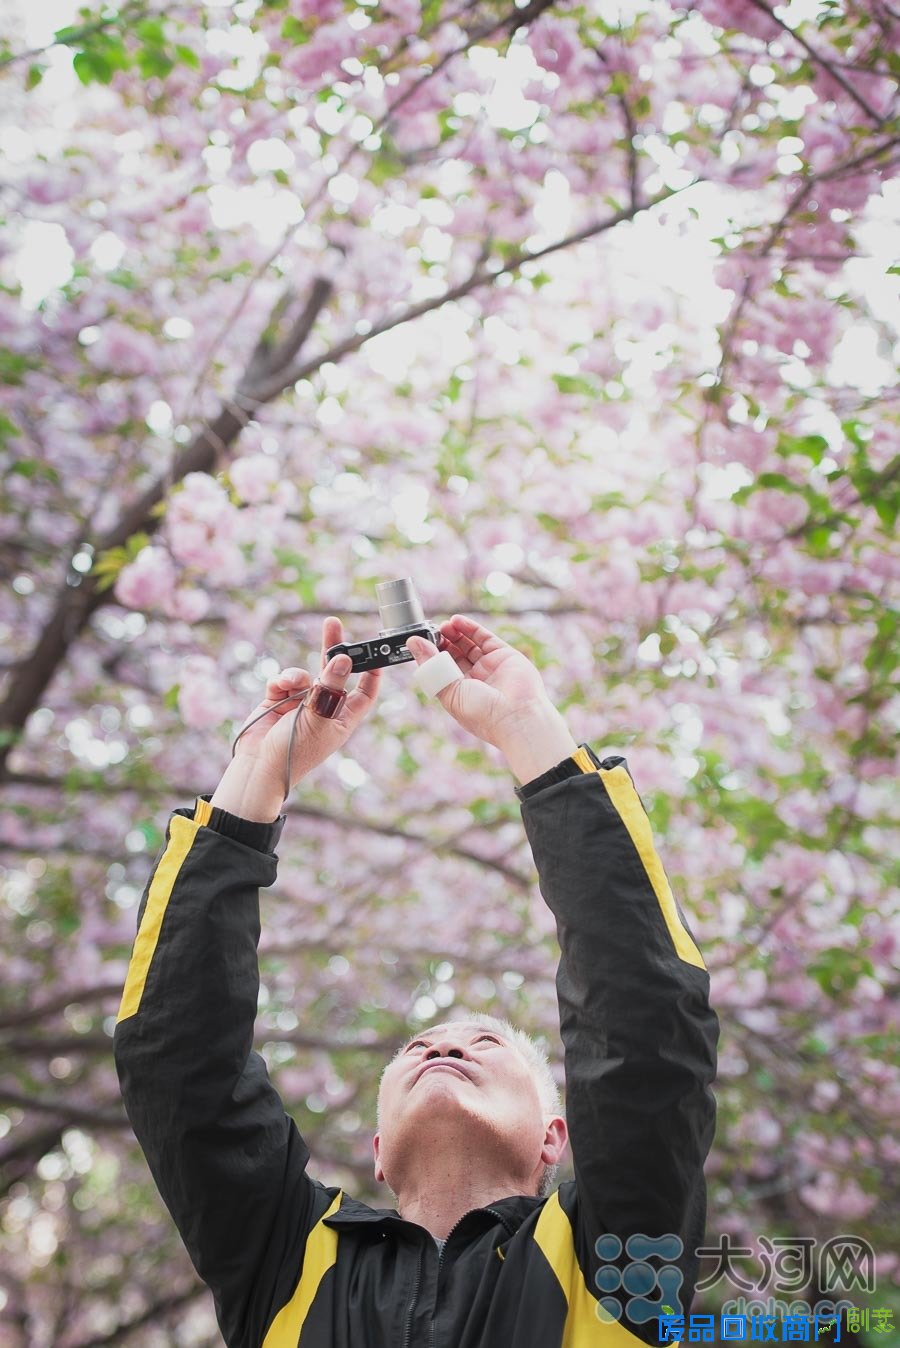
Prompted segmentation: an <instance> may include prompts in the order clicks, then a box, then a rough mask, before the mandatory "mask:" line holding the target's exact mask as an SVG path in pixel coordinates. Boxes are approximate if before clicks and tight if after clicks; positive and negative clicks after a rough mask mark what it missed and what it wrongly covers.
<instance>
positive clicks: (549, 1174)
mask: <svg viewBox="0 0 900 1348" xmlns="http://www.w3.org/2000/svg"><path fill="white" fill-rule="evenodd" d="M440 1024H441V1025H453V1024H465V1025H475V1026H477V1027H479V1028H480V1029H485V1030H493V1031H494V1033H495V1034H499V1035H501V1036H502V1037H503V1038H504V1039H505V1040H506V1041H507V1042H508V1043H510V1044H511V1045H512V1046H513V1048H515V1049H516V1050H517V1051H518V1053H519V1054H520V1056H521V1057H522V1058H523V1059H524V1061H525V1064H526V1066H527V1067H528V1068H529V1069H530V1071H531V1075H532V1077H533V1079H534V1084H535V1085H536V1086H537V1092H538V1099H539V1101H540V1104H541V1111H542V1113H543V1115H544V1117H545V1118H548V1117H550V1116H551V1115H560V1114H562V1101H561V1099H560V1094H559V1087H558V1086H557V1084H556V1078H555V1077H554V1075H553V1071H552V1068H551V1067H550V1060H549V1058H548V1057H547V1054H546V1053H545V1052H544V1050H543V1049H542V1048H541V1046H540V1044H538V1042H537V1040H535V1039H532V1037H531V1035H530V1034H526V1033H525V1031H524V1030H520V1029H519V1028H518V1027H517V1026H515V1025H513V1024H511V1022H510V1021H508V1020H498V1018H497V1017H496V1016H488V1015H483V1014H481V1013H480V1012H476V1013H475V1014H474V1015H466V1014H465V1013H463V1012H460V1014H458V1015H456V1016H453V1017H451V1019H449V1020H442V1021H441V1022H440ZM421 1033H422V1034H429V1033H430V1031H429V1030H422V1032H421ZM408 1042H409V1041H408V1040H407V1043H408ZM405 1047H406V1045H405V1044H402V1045H401V1046H400V1048H398V1050H397V1052H396V1053H395V1054H394V1057H393V1058H392V1059H391V1062H393V1061H395V1059H397V1058H398V1057H399V1056H400V1054H401V1053H402V1052H403V1049H404V1048H405ZM389 1066H390V1063H388V1064H387V1065H386V1066H385V1068H384V1071H383V1072H382V1074H381V1079H380V1080H379V1083H378V1104H377V1120H378V1128H379V1130H380V1128H381V1081H382V1080H383V1079H384V1073H385V1072H386V1071H387V1068H388V1067H389ZM558 1172H559V1166H558V1165H548V1166H545V1167H544V1173H543V1174H542V1176H541V1182H540V1184H539V1186H538V1191H537V1197H538V1198H547V1197H548V1195H549V1194H551V1193H552V1192H553V1185H554V1184H555V1183H556V1176H557V1174H558Z"/></svg>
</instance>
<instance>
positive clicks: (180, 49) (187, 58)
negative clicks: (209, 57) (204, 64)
mask: <svg viewBox="0 0 900 1348" xmlns="http://www.w3.org/2000/svg"><path fill="white" fill-rule="evenodd" d="M175 55H176V56H177V57H178V59H179V61H180V62H181V64H182V65H183V66H190V67H191V69H192V70H199V69H200V57H199V56H198V55H197V53H196V52H195V51H194V50H193V49H192V48H191V47H185V46H183V45H182V44H181V43H180V42H177V43H176V44H175Z"/></svg>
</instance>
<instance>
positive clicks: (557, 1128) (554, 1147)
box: [541, 1114, 569, 1165]
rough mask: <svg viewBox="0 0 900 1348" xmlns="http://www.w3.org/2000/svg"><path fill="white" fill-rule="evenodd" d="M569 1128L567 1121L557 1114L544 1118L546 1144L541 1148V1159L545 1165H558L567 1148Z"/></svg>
mask: <svg viewBox="0 0 900 1348" xmlns="http://www.w3.org/2000/svg"><path fill="white" fill-rule="evenodd" d="M568 1140H569V1130H568V1128H567V1127H566V1121H565V1119H564V1118H562V1117H561V1116H560V1115H558V1114H555V1115H553V1116H552V1117H551V1118H548V1119H545V1120H544V1145H543V1147H542V1148H541V1160H542V1161H543V1163H544V1165H558V1164H559V1162H560V1160H561V1159H562V1156H563V1153H564V1152H565V1150H566V1143H567V1142H568Z"/></svg>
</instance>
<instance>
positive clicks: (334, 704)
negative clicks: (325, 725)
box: [306, 683, 347, 721]
mask: <svg viewBox="0 0 900 1348" xmlns="http://www.w3.org/2000/svg"><path fill="white" fill-rule="evenodd" d="M346 699H347V694H346V693H345V692H343V690H342V689H340V688H329V687H328V686H327V685H326V684H324V683H314V684H313V686H312V690H311V691H310V695H309V700H308V702H307V704H306V705H307V706H308V707H309V709H310V711H314V712H315V713H316V715H317V716H324V717H325V719H326V720H328V721H330V720H331V719H332V718H333V717H335V716H337V714H338V712H339V711H340V709H341V707H342V706H343V705H344V702H345V701H346Z"/></svg>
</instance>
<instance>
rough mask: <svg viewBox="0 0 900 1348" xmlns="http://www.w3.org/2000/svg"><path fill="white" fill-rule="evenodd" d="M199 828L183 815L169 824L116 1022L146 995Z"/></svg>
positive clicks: (124, 1017) (134, 1012)
mask: <svg viewBox="0 0 900 1348" xmlns="http://www.w3.org/2000/svg"><path fill="white" fill-rule="evenodd" d="M199 827H200V825H199V824H197V823H196V822H195V821H194V820H193V819H185V817H184V815H181V814H176V815H173V816H172V819H171V822H170V824H169V845H168V847H167V848H166V850H165V852H164V853H163V855H162V857H161V858H160V861H159V865H158V866H157V867H156V872H155V874H154V876H153V880H152V882H151V884H150V893H149V894H148V895H147V903H146V905H145V907H144V916H143V917H142V918H141V925H140V927H139V929H138V934H137V937H136V938H135V942H134V949H133V950H132V952H131V961H130V963H129V965H128V975H127V977H126V979H125V987H124V989H123V991H122V1001H121V1004H120V1006H119V1014H118V1016H117V1018H116V1023H117V1024H118V1023H120V1022H121V1021H123V1020H127V1019H128V1017H129V1016H133V1015H135V1014H136V1012H137V1009H138V1007H139V1006H140V1004H141V998H142V997H143V995H144V984H145V983H146V982H147V974H148V973H149V972H150V964H151V961H152V960H153V956H154V954H155V952H156V943H157V941H158V940H159V933H160V928H161V927H162V921H163V918H164V917H165V915H166V908H167V907H168V903H169V896H170V894H171V893H172V890H173V889H174V887H175V881H176V880H177V879H178V872H179V871H180V870H181V866H182V863H183V861H184V859H185V857H186V856H187V854H188V852H189V851H190V850H191V847H192V846H193V843H194V838H195V837H196V836H197V830H198V828H199Z"/></svg>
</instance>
